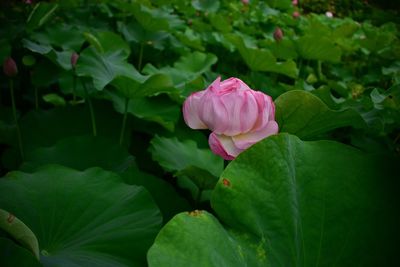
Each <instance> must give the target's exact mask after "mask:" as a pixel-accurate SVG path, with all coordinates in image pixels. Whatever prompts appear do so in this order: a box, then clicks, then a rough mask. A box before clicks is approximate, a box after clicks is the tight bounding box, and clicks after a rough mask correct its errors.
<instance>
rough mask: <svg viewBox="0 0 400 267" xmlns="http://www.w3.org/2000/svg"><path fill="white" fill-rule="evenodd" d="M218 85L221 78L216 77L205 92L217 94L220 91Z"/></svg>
mask: <svg viewBox="0 0 400 267" xmlns="http://www.w3.org/2000/svg"><path fill="white" fill-rule="evenodd" d="M220 83H221V76H218V78H217V79H215V81H213V82H212V83H211V84H210V86H208V87H207V89H206V90H207V91H208V90H209V91H212V92H214V93H217V92H218V91H220V89H221V87H220Z"/></svg>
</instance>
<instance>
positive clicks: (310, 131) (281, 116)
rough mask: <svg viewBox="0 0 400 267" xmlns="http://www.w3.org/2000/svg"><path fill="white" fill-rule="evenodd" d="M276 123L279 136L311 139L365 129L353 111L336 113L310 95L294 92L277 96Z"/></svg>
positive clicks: (361, 120) (362, 122)
mask: <svg viewBox="0 0 400 267" xmlns="http://www.w3.org/2000/svg"><path fill="white" fill-rule="evenodd" d="M275 104H276V120H277V121H278V124H279V128H280V132H288V133H291V134H295V135H297V136H298V137H300V138H306V139H307V138H311V137H313V136H315V135H318V134H321V133H325V132H328V131H330V130H333V129H336V128H340V127H344V126H353V127H364V126H365V122H364V120H363V119H362V117H361V116H360V114H359V113H358V112H357V111H355V110H353V109H345V110H342V111H336V110H332V109H330V108H329V107H328V106H327V105H326V104H325V103H324V102H323V101H322V100H321V99H319V98H318V97H316V96H314V95H313V94H311V93H308V92H306V91H301V90H293V91H289V92H287V93H284V94H282V95H280V96H279V97H278V98H277V99H276V101H275Z"/></svg>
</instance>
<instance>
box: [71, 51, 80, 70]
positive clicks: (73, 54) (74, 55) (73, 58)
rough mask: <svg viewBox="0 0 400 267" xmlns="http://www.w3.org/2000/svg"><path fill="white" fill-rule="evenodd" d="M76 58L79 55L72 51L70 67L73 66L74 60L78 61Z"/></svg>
mask: <svg viewBox="0 0 400 267" xmlns="http://www.w3.org/2000/svg"><path fill="white" fill-rule="evenodd" d="M78 58H79V55H78V54H77V53H75V52H73V53H72V55H71V65H72V68H75V65H76V62H78Z"/></svg>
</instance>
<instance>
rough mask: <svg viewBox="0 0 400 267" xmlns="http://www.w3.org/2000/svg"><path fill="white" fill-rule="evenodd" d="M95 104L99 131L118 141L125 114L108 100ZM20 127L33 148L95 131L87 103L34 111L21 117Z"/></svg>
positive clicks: (29, 146) (25, 142)
mask: <svg viewBox="0 0 400 267" xmlns="http://www.w3.org/2000/svg"><path fill="white" fill-rule="evenodd" d="M93 104H94V105H93V106H94V113H95V116H96V124H97V134H98V135H99V136H105V137H108V138H110V139H111V140H114V141H118V140H119V129H120V127H121V123H122V118H121V116H120V115H119V114H118V113H116V112H114V110H113V108H112V106H111V105H109V104H108V103H107V104H106V103H96V102H94V103H93ZM20 127H21V135H22V141H23V146H24V148H26V149H29V150H31V149H33V148H36V147H43V146H51V145H54V144H55V143H56V142H58V140H60V139H62V138H65V137H70V136H76V135H85V134H91V133H92V126H91V122H90V113H89V109H88V107H87V106H84V105H79V106H67V107H63V108H54V109H50V110H38V111H34V110H33V111H30V112H29V113H27V114H25V116H23V117H22V118H21V120H20ZM116 129H118V130H116Z"/></svg>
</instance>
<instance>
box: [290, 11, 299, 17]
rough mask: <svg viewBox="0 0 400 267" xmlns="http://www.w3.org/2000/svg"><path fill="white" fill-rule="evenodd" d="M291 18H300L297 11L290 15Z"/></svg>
mask: <svg viewBox="0 0 400 267" xmlns="http://www.w3.org/2000/svg"><path fill="white" fill-rule="evenodd" d="M292 16H293V18H295V19H297V18H298V17H300V13H299V11H294V12H293V14H292Z"/></svg>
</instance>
